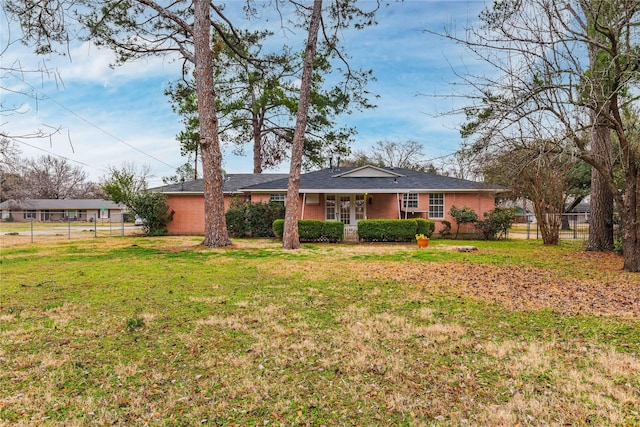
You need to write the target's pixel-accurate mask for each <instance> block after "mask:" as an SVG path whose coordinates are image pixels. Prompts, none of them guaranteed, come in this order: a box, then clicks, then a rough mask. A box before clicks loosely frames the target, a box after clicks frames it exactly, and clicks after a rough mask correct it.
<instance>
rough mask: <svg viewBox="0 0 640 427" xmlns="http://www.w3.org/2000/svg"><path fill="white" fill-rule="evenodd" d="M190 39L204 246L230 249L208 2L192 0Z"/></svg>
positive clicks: (205, 0)
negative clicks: (193, 64)
mask: <svg viewBox="0 0 640 427" xmlns="http://www.w3.org/2000/svg"><path fill="white" fill-rule="evenodd" d="M193 7H194V23H193V39H194V53H195V72H196V93H197V95H198V116H199V118H200V154H201V157H202V177H203V179H204V222H205V224H204V244H205V245H206V246H209V247H219V246H229V245H230V244H231V240H230V239H229V234H228V232H227V224H226V221H225V216H224V196H223V192H222V185H223V181H222V152H221V151H220V143H219V140H218V118H217V116H216V108H215V105H216V95H215V92H214V89H213V55H212V53H211V36H210V34H211V33H210V30H211V21H210V9H209V7H210V6H209V1H207V0H194V1H193Z"/></svg>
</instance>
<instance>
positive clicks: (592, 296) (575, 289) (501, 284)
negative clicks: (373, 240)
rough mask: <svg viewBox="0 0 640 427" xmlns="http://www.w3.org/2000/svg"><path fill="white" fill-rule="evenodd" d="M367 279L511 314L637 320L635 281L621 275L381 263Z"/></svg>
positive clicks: (639, 303)
mask: <svg viewBox="0 0 640 427" xmlns="http://www.w3.org/2000/svg"><path fill="white" fill-rule="evenodd" d="M401 264H404V263H401ZM607 268H608V267H607V266H606V264H605V263H603V264H601V265H600V269H607ZM367 274H368V275H370V277H376V278H392V279H395V280H399V281H401V282H409V283H414V284H419V285H422V286H424V287H425V288H428V289H436V290H439V291H443V292H453V293H455V294H459V295H466V296H471V297H474V298H478V299H481V300H485V301H492V302H497V303H499V304H501V305H503V306H505V307H507V308H509V309H513V310H539V309H548V310H553V311H557V312H561V313H569V314H594V315H606V316H619V317H628V318H637V317H640V277H637V275H633V274H632V273H624V272H621V271H618V272H616V274H615V275H610V276H600V277H598V278H570V277H561V276H558V275H557V274H556V273H555V272H554V271H548V270H543V269H538V268H533V267H521V268H519V267H513V266H495V265H483V264H459V263H434V262H429V263H425V265H424V266H423V268H422V269H421V271H416V269H415V264H413V263H407V264H406V265H404V266H403V265H398V263H397V262H385V263H375V264H372V265H370V266H369V268H368V271H367Z"/></svg>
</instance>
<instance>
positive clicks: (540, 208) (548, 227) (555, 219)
mask: <svg viewBox="0 0 640 427" xmlns="http://www.w3.org/2000/svg"><path fill="white" fill-rule="evenodd" d="M533 210H534V212H535V214H536V220H537V221H538V228H539V229H540V234H541V235H542V242H543V243H544V244H545V245H557V244H558V243H559V241H560V225H561V222H562V214H560V213H558V212H557V211H555V210H554V209H552V208H551V207H550V206H547V204H546V203H542V202H541V203H535V202H534V205H533Z"/></svg>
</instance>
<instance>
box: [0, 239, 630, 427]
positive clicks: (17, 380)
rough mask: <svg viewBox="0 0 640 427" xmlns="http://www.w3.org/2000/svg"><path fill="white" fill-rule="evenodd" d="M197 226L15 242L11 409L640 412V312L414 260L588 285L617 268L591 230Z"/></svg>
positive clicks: (544, 420)
mask: <svg viewBox="0 0 640 427" xmlns="http://www.w3.org/2000/svg"><path fill="white" fill-rule="evenodd" d="M198 241H199V240H198V239H197V238H188V239H185V238H181V239H180V238H150V239H142V238H106V239H99V240H98V241H96V240H95V239H93V240H86V241H74V242H62V243H50V244H47V245H39V246H36V245H33V246H31V245H29V246H7V247H2V249H1V251H0V261H1V264H0V268H1V271H0V273H1V275H2V276H1V283H0V286H1V298H0V343H1V347H0V425H14V424H24V425H35V424H44V425H90V424H117V425H144V424H148V425H168V426H169V425H203V424H204V425H234V424H238V425H298V424H301V425H441V426H449V425H516V424H520V425H631V426H633V425H640V413H639V411H638V408H639V407H640V357H639V354H640V321H638V319H625V318H617V317H612V316H596V315H570V314H567V313H563V312H562V311H558V310H552V309H545V310H517V311H514V310H508V309H506V308H505V307H504V306H501V305H499V304H497V303H495V302H493V301H491V300H486V299H478V298H472V297H471V296H467V295H464V294H460V293H456V292H453V291H450V290H448V288H447V285H448V284H447V283H441V285H442V288H439V287H435V286H432V287H428V286H426V285H425V284H423V283H417V282H414V281H412V280H406V279H405V278H404V276H403V275H402V274H399V273H400V269H406V268H407V266H415V268H423V267H424V266H425V265H430V264H429V263H431V262H435V263H437V264H438V265H451V266H454V265H457V266H461V267H463V268H464V266H465V265H472V264H473V265H478V264H482V265H486V266H487V268H496V269H501V268H505V267H517V268H528V269H535V268H542V269H544V270H545V271H548V272H550V273H552V274H554V275H557V276H558V277H568V276H571V275H572V274H573V273H575V272H576V271H578V270H579V269H582V272H581V275H580V277H585V282H584V283H585V286H588V285H589V283H591V282H588V281H587V279H586V278H587V277H600V276H599V275H601V274H604V273H602V272H601V271H598V270H597V269H596V268H591V267H590V266H589V265H587V264H585V263H582V264H581V265H580V266H578V267H576V257H579V249H580V248H579V247H578V246H575V245H568V244H563V245H561V246H560V247H558V248H545V247H543V246H542V245H540V244H539V243H537V244H536V243H532V242H527V241H508V242H477V241H474V242H452V241H434V240H432V246H430V248H429V250H417V249H416V248H415V247H414V246H412V245H358V246H352V245H303V249H301V250H299V251H285V250H282V249H281V248H280V245H279V243H278V242H271V241H266V240H256V241H251V240H238V241H235V243H236V245H235V246H234V247H230V248H222V249H207V248H203V247H200V246H198V245H197V242H198ZM452 244H456V245H458V244H464V245H475V246H478V247H479V248H480V251H479V253H477V254H475V256H474V254H463V253H458V252H451V251H445V250H442V248H438V246H441V245H452ZM378 269H381V270H378ZM374 272H375V274H374ZM620 274H622V273H620ZM624 277H625V280H629V279H628V278H629V277H631V278H632V280H636V276H631V275H627V276H624ZM434 280H436V281H437V280H438V278H435V279H434ZM443 280H448V279H446V278H445V277H444V276H443ZM638 283H639V286H640V280H639V281H638ZM451 289H453V287H452V288H451Z"/></svg>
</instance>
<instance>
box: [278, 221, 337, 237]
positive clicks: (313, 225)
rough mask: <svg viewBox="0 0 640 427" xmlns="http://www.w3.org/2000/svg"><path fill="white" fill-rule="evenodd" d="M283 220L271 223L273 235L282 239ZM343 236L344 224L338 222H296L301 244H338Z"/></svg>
mask: <svg viewBox="0 0 640 427" xmlns="http://www.w3.org/2000/svg"><path fill="white" fill-rule="evenodd" d="M283 233H284V219H277V220H275V221H273V234H275V236H276V237H277V238H279V239H282V234H283ZM343 234H344V224H343V223H342V222H340V221H319V220H315V219H301V220H298V235H299V236H300V241H301V242H340V241H341V240H342V236H343Z"/></svg>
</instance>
